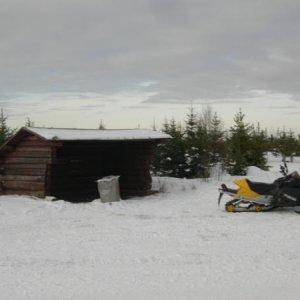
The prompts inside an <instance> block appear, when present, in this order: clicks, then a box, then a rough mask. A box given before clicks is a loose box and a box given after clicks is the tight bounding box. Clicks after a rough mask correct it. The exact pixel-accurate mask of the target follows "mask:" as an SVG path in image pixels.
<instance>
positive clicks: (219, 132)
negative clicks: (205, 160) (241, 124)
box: [209, 113, 225, 164]
mask: <svg viewBox="0 0 300 300" xmlns="http://www.w3.org/2000/svg"><path fill="white" fill-rule="evenodd" d="M224 135H225V132H224V130H223V127H222V121H221V119H220V118H219V117H218V115H217V113H214V115H213V117H212V119H211V129H210V131H209V146H210V149H209V151H210V155H211V162H212V163H217V162H221V163H222V164H223V163H224V158H225V141H224Z"/></svg>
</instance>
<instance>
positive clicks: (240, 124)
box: [227, 110, 252, 175]
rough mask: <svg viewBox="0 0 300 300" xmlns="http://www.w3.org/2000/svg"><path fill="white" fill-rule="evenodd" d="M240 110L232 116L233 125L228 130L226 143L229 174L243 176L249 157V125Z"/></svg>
mask: <svg viewBox="0 0 300 300" xmlns="http://www.w3.org/2000/svg"><path fill="white" fill-rule="evenodd" d="M244 119H245V115H244V114H243V112H242V111H241V110H239V112H238V113H237V114H236V115H235V116H234V125H233V126H232V127H231V128H230V133H229V139H228V141H227V143H228V151H229V153H228V155H229V173H230V174H232V175H245V174H246V169H247V167H248V166H249V165H248V162H249V155H251V153H250V150H251V130H252V128H251V125H250V124H247V123H245V121H244Z"/></svg>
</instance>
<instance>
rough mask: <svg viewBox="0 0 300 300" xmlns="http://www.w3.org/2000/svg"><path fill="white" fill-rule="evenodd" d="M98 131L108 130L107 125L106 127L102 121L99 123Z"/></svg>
mask: <svg viewBox="0 0 300 300" xmlns="http://www.w3.org/2000/svg"><path fill="white" fill-rule="evenodd" d="M98 129H100V130H104V129H106V128H105V125H104V122H103V120H102V119H101V120H100V123H99V126H98Z"/></svg>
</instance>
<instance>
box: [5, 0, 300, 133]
mask: <svg viewBox="0 0 300 300" xmlns="http://www.w3.org/2000/svg"><path fill="white" fill-rule="evenodd" d="M299 30H300V1H299V0H251V1H249V0H226V1H224V0H181V1H180V0H51V1H49V0H0V107H1V108H3V109H4V111H5V113H6V114H7V115H8V117H9V119H8V121H9V124H10V125H11V126H14V127H20V126H22V125H23V124H24V122H25V119H26V117H30V118H31V119H32V120H33V121H34V122H35V125H36V126H50V127H73V128H75V127H76V128H80V127H81V128H96V127H97V126H98V124H99V122H100V120H102V121H103V122H104V124H105V125H106V127H107V128H136V127H142V128H150V127H151V126H152V125H153V123H154V122H155V123H156V125H157V126H158V127H159V125H160V124H161V123H163V122H164V120H165V119H166V118H172V117H174V118H175V119H177V120H178V121H182V122H183V120H184V118H185V114H186V112H187V111H188V109H189V107H190V106H191V104H192V105H193V106H194V108H195V110H196V111H199V112H200V111H201V110H202V109H203V107H205V106H207V105H210V106H211V107H212V108H213V110H215V111H216V112H218V114H219V116H220V117H221V118H222V119H223V121H224V124H225V126H227V127H228V126H230V124H231V123H232V119H233V115H234V114H235V113H236V112H237V111H238V109H239V108H241V109H242V110H243V111H244V112H245V113H246V116H247V121H249V122H253V123H257V122H260V124H261V125H262V126H264V127H268V128H270V129H271V130H276V129H277V128H278V127H285V128H291V129H293V130H296V131H297V132H299V133H300V118H299V117H300V105H299V104H300V84H299V78H300V34H299Z"/></svg>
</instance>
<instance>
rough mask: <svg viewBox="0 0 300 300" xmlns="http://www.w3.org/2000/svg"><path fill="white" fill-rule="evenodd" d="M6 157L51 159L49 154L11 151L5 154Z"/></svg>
mask: <svg viewBox="0 0 300 300" xmlns="http://www.w3.org/2000/svg"><path fill="white" fill-rule="evenodd" d="M6 157H9V158H14V157H17V158H18V157H25V158H27V157H29V158H51V152H45V151H43V152H37V151H22V152H21V151H13V152H10V153H8V154H7V156H6Z"/></svg>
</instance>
